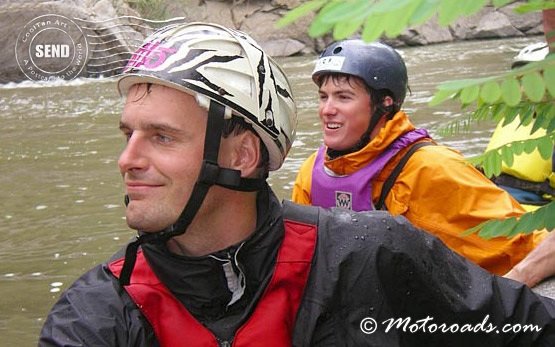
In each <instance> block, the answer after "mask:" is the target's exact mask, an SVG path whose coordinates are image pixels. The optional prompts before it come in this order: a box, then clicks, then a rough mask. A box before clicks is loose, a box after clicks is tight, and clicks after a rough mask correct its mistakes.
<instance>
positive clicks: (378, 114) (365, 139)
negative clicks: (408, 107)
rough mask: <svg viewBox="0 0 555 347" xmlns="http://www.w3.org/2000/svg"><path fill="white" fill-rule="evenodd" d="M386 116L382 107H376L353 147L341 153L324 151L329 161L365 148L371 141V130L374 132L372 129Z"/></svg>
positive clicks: (332, 150)
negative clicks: (366, 126)
mask: <svg viewBox="0 0 555 347" xmlns="http://www.w3.org/2000/svg"><path fill="white" fill-rule="evenodd" d="M387 114H388V111H387V110H386V109H384V108H383V107H378V108H377V109H376V111H374V113H372V115H371V116H370V122H369V123H368V128H367V129H366V131H365V132H364V134H362V136H361V137H360V139H359V140H358V142H357V143H356V144H355V145H354V146H353V147H351V148H347V149H344V150H341V151H338V150H334V149H330V148H328V149H327V151H326V153H327V154H328V156H329V157H330V158H331V159H335V158H339V157H341V156H344V155H347V154H349V153H354V152H357V151H359V150H361V149H362V148H364V146H366V145H367V144H368V143H369V142H370V140H371V138H370V134H371V133H372V130H374V128H375V127H376V125H377V124H378V122H379V121H380V119H381V118H382V117H383V116H384V115H387Z"/></svg>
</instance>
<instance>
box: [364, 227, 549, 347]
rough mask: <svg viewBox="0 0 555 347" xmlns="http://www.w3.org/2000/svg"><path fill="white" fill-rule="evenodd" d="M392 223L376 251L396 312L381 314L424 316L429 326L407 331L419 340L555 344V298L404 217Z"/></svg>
mask: <svg viewBox="0 0 555 347" xmlns="http://www.w3.org/2000/svg"><path fill="white" fill-rule="evenodd" d="M388 223H391V224H390V225H388V227H389V229H390V231H391V232H388V233H381V237H382V239H381V242H380V244H379V246H377V248H376V249H375V253H374V254H375V262H376V266H377V277H378V278H379V282H380V286H381V288H383V291H384V297H385V300H386V301H387V303H388V305H387V306H388V308H389V310H390V311H389V314H390V315H391V316H392V317H382V318H383V319H387V318H407V317H410V320H411V323H415V322H416V321H418V320H420V326H421V325H424V326H427V328H424V327H422V328H421V329H420V330H418V329H417V328H416V326H415V327H414V329H417V330H415V331H416V333H414V334H412V333H410V331H409V332H408V333H407V332H405V331H403V332H402V335H403V338H404V339H406V340H407V341H410V342H414V343H416V342H417V343H419V344H420V345H422V343H425V344H429V343H438V341H441V342H442V343H444V342H446V341H451V343H452V341H457V343H460V344H461V346H462V345H467V346H470V345H473V346H478V345H479V346H505V345H511V346H544V345H545V346H552V345H554V344H555V302H554V301H553V300H551V299H549V298H545V297H542V296H539V295H537V294H535V293H533V292H532V291H531V290H530V289H529V288H528V287H526V286H525V285H523V284H520V283H518V282H515V281H512V280H509V279H505V278H503V277H498V276H495V275H492V274H490V273H488V272H487V271H485V270H483V269H481V268H480V267H478V266H476V265H474V264H473V263H471V262H469V261H468V260H466V259H465V258H463V257H461V256H459V255H457V254H456V253H454V252H452V251H451V250H449V249H448V248H447V247H446V246H445V245H444V244H443V242H441V241H440V240H439V239H437V238H435V237H433V236H431V235H428V234H426V233H424V232H421V231H420V230H418V229H416V228H414V227H413V226H412V225H410V224H409V223H408V222H407V221H406V220H405V219H404V218H396V219H392V220H391V221H387V222H386V224H388ZM388 322H389V323H392V322H394V320H391V321H388ZM397 322H398V321H397ZM386 326H387V325H383V327H384V328H385V327H386ZM445 329H447V331H446V332H445V331H444V330H445ZM449 329H452V330H449ZM463 329H464V330H463ZM431 330H433V331H431ZM450 345H452V344H450ZM457 346H458V344H457Z"/></svg>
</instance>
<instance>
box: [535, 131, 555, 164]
mask: <svg viewBox="0 0 555 347" xmlns="http://www.w3.org/2000/svg"><path fill="white" fill-rule="evenodd" d="M538 151H539V152H540V155H541V157H542V158H543V159H545V160H548V159H549V158H551V155H552V154H553V142H552V141H551V139H550V138H549V137H547V136H545V137H543V138H541V139H539V143H538Z"/></svg>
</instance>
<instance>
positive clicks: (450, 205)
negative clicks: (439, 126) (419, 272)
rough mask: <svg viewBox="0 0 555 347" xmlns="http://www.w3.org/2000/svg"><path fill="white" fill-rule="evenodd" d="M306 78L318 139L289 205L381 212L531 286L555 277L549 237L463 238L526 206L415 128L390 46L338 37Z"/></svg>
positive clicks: (401, 70) (554, 245)
mask: <svg viewBox="0 0 555 347" xmlns="http://www.w3.org/2000/svg"><path fill="white" fill-rule="evenodd" d="M312 79H313V81H314V82H315V83H316V85H317V86H318V94H319V108H318V113H319V116H320V122H321V127H322V133H323V142H324V144H323V145H322V146H321V147H320V148H319V150H318V151H317V152H316V153H314V154H312V155H311V156H310V157H309V158H308V159H307V160H306V161H305V162H304V163H303V165H302V166H301V168H300V171H299V173H298V175H297V178H296V181H295V185H294V188H293V196H292V199H293V201H295V202H297V203H300V204H311V205H315V206H322V207H343V208H347V209H350V210H354V211H368V210H373V209H375V208H376V209H386V210H388V211H389V212H391V213H392V214H393V215H402V216H404V217H406V218H407V219H408V220H409V221H411V222H412V223H413V224H414V225H416V226H417V227H419V228H421V229H423V230H425V231H428V232H429V233H431V234H433V235H435V236H437V237H439V238H440V239H441V240H442V241H443V242H445V244H447V245H448V246H449V247H450V248H451V249H453V250H454V251H456V252H458V253H459V254H461V255H463V256H464V257H466V258H468V259H470V260H471V261H473V262H474V263H476V264H478V265H480V266H481V267H483V268H484V269H486V270H488V271H490V272H492V273H495V274H498V275H507V276H508V277H510V278H512V279H515V280H519V281H521V282H523V283H526V284H528V285H530V286H534V285H536V284H537V283H538V282H539V281H541V280H543V279H544V278H547V277H549V276H551V275H553V274H555V267H554V266H553V264H555V234H553V235H550V237H547V238H546V235H547V232H545V231H537V232H535V233H534V234H531V235H519V236H515V237H513V238H510V239H509V238H503V237H498V238H494V239H490V240H486V239H482V238H481V237H479V236H478V235H476V234H472V235H464V231H465V230H467V229H469V228H471V227H474V226H476V225H478V224H480V223H482V222H485V221H487V220H490V219H504V218H508V217H516V216H520V215H522V214H523V213H524V212H525V211H524V209H523V208H522V207H521V206H520V205H519V204H518V202H516V201H515V200H514V199H513V198H512V197H511V196H510V195H509V193H507V192H506V191H504V190H502V189H500V188H498V187H497V186H496V185H495V184H493V183H492V182H491V181H490V180H489V179H488V178H486V177H485V176H484V175H483V174H482V173H480V172H479V171H478V170H476V169H475V168H474V167H473V166H471V165H469V164H468V163H467V162H466V161H465V159H464V158H463V156H462V155H460V153H458V152H457V151H455V150H452V149H450V148H447V147H445V146H440V145H436V144H435V142H433V140H432V139H431V138H430V136H429V135H428V132H427V131H426V130H425V129H417V128H416V127H415V126H414V125H413V123H412V122H411V120H410V118H409V116H408V115H407V114H406V113H405V112H404V111H403V110H402V109H401V106H402V105H403V102H404V100H405V96H406V93H407V89H408V75H407V69H406V67H405V63H404V61H403V59H402V57H401V56H400V55H399V54H398V52H397V51H395V49H393V48H392V47H389V46H387V45H385V44H382V43H378V42H373V43H365V42H363V41H362V40H345V41H339V42H335V43H333V44H331V45H330V46H328V47H327V48H326V49H325V50H324V51H323V52H322V54H321V56H320V58H319V60H318V61H317V63H316V66H315V68H314V71H313V74H312ZM430 145H432V146H430ZM544 239H545V241H543V240H544ZM542 241H543V243H541V242H542ZM540 243H541V247H538V245H540Z"/></svg>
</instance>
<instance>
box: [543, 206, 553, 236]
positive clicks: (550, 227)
mask: <svg viewBox="0 0 555 347" xmlns="http://www.w3.org/2000/svg"><path fill="white" fill-rule="evenodd" d="M542 208H545V209H546V211H545V215H546V216H547V217H546V218H545V228H546V229H547V230H549V231H551V232H552V231H553V229H555V201H552V202H550V203H549V204H547V205H546V206H544V207H542Z"/></svg>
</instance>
